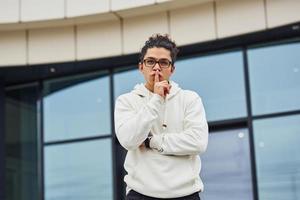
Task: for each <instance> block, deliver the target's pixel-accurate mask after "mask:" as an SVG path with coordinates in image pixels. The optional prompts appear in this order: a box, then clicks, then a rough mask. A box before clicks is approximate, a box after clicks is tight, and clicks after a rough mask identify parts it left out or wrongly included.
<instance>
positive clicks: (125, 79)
mask: <svg viewBox="0 0 300 200" xmlns="http://www.w3.org/2000/svg"><path fill="white" fill-rule="evenodd" d="M144 82H145V81H144V76H143V74H141V72H140V71H139V70H137V69H135V70H130V71H125V72H119V73H116V74H114V95H115V98H117V97H118V96H120V95H121V94H124V93H127V92H130V91H131V90H133V88H134V86H135V85H136V84H139V83H144Z"/></svg>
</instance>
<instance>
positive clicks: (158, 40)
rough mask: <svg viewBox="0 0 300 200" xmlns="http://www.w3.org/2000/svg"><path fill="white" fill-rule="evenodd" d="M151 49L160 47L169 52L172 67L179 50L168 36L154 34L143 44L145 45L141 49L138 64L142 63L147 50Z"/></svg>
mask: <svg viewBox="0 0 300 200" xmlns="http://www.w3.org/2000/svg"><path fill="white" fill-rule="evenodd" d="M153 47H158V48H160V47H162V48H165V49H167V50H169V51H170V54H171V58H172V65H174V63H175V61H176V58H177V54H178V51H179V50H178V48H177V46H176V44H175V42H174V41H172V40H171V38H170V36H169V35H168V34H164V35H162V34H154V35H152V36H151V37H149V39H148V40H147V41H146V42H145V45H144V46H143V48H142V49H141V52H140V62H143V60H144V57H145V55H146V53H147V50H148V49H150V48H153Z"/></svg>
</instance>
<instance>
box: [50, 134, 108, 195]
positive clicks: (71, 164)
mask: <svg viewBox="0 0 300 200" xmlns="http://www.w3.org/2000/svg"><path fill="white" fill-rule="evenodd" d="M112 187H113V185H112V160H111V139H100V140H95V141H88V142H76V143H69V144H60V145H49V146H46V147H45V199H46V200H54V199H55V200H82V199H89V200H99V199H105V200H112V191H113V190H112Z"/></svg>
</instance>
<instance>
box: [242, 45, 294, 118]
mask: <svg viewBox="0 0 300 200" xmlns="http://www.w3.org/2000/svg"><path fill="white" fill-rule="evenodd" d="M299 52H300V43H294V44H285V45H278V46H271V47H264V48H257V49H251V50H249V51H248V58H249V59H248V60H249V74H250V88H251V101H252V112H253V114H254V115H259V114H268V113H273V112H282V111H290V110H296V109H300V60H299Z"/></svg>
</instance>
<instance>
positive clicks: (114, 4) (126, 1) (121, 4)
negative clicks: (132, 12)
mask: <svg viewBox="0 0 300 200" xmlns="http://www.w3.org/2000/svg"><path fill="white" fill-rule="evenodd" d="M154 3H155V0H111V9H112V10H113V11H117V10H123V9H130V8H135V7H139V6H146V5H152V4H154Z"/></svg>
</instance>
